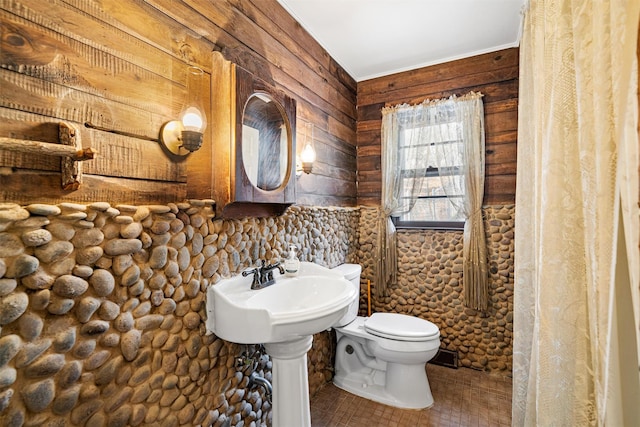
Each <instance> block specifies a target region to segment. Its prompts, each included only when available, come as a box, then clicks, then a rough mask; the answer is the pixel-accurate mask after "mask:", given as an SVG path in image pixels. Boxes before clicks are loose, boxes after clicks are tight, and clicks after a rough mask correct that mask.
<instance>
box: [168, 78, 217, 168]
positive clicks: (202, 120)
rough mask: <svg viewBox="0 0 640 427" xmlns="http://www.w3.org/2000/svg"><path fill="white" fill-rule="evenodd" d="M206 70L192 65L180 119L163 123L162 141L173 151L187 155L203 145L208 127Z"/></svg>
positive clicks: (179, 154) (178, 154) (176, 153)
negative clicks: (204, 95) (205, 104)
mask: <svg viewBox="0 0 640 427" xmlns="http://www.w3.org/2000/svg"><path fill="white" fill-rule="evenodd" d="M205 89H206V88H205V87H204V71H202V69H201V68H198V67H194V66H191V67H189V69H188V71H187V100H186V102H185V104H184V107H183V108H182V111H181V112H180V120H172V121H170V122H167V123H165V124H164V125H162V128H161V129H160V142H161V143H162V145H164V146H165V147H166V149H167V150H169V151H170V152H171V153H173V154H175V155H177V156H182V157H184V156H186V155H187V154H189V153H191V152H194V151H196V150H198V149H199V148H200V146H201V145H202V137H203V134H204V130H205V129H206V128H207V116H206V114H205V109H204V103H203V102H202V94H203V93H204V90H205Z"/></svg>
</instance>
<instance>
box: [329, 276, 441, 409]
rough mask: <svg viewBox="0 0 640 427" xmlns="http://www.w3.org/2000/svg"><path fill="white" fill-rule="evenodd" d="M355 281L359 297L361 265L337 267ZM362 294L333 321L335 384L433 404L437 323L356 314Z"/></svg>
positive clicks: (415, 405)
mask: <svg viewBox="0 0 640 427" xmlns="http://www.w3.org/2000/svg"><path fill="white" fill-rule="evenodd" d="M334 271H337V272H339V273H341V274H343V275H344V276H345V278H346V279H347V280H349V281H351V282H352V283H353V285H354V286H355V287H356V289H357V290H358V295H360V273H361V271H362V267H361V266H360V265H358V264H342V265H339V266H338V267H336V268H334ZM358 308H359V298H357V299H356V301H355V302H354V303H353V304H351V306H350V307H349V311H348V312H347V314H345V315H344V317H342V318H341V319H340V320H339V321H338V322H337V323H336V324H335V325H334V328H335V330H336V335H337V339H338V346H337V348H336V363H335V376H334V377H333V383H334V384H335V385H336V386H338V387H340V388H341V389H343V390H346V391H348V392H350V393H353V394H356V395H358V396H361V397H364V398H366V399H370V400H374V401H376V402H380V403H384V404H385V405H390V406H395V407H398V408H409V409H422V408H427V407H429V406H431V405H433V396H432V395H431V388H430V387H429V380H428V379H427V373H426V371H425V364H426V363H427V362H428V361H429V360H431V359H432V358H433V357H434V356H435V355H436V353H437V352H438V348H439V347H440V331H439V330H438V327H437V326H436V325H434V324H433V323H431V322H429V321H427V320H424V319H420V318H418V317H413V316H407V315H404V314H397V313H374V314H373V315H372V316H371V317H362V316H358Z"/></svg>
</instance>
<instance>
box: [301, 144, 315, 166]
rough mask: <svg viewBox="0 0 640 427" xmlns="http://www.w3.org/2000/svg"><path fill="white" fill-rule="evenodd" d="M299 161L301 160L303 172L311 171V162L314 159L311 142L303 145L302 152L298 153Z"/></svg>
mask: <svg viewBox="0 0 640 427" xmlns="http://www.w3.org/2000/svg"><path fill="white" fill-rule="evenodd" d="M300 161H302V170H303V171H304V173H311V170H312V169H313V162H315V161H316V150H314V148H313V146H312V145H311V144H307V145H305V146H304V149H303V150H302V153H300Z"/></svg>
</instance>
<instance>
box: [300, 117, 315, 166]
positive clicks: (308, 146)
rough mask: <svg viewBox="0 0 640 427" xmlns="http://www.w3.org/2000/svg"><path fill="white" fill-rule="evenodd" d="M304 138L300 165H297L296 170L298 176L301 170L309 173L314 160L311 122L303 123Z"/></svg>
mask: <svg viewBox="0 0 640 427" xmlns="http://www.w3.org/2000/svg"><path fill="white" fill-rule="evenodd" d="M304 139H305V144H304V148H303V149H302V152H301V153H300V162H301V163H302V167H301V168H300V167H298V168H297V170H296V172H297V175H298V176H300V175H301V174H302V172H304V173H306V174H309V173H311V170H312V169H313V162H315V161H316V150H315V149H314V148H313V123H307V124H306V125H305V133H304Z"/></svg>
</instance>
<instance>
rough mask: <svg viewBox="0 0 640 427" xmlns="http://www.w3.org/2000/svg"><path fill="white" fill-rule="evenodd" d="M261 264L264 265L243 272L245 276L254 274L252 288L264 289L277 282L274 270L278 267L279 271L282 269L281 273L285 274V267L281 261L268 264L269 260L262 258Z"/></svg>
mask: <svg viewBox="0 0 640 427" xmlns="http://www.w3.org/2000/svg"><path fill="white" fill-rule="evenodd" d="M261 264H262V265H261V266H260V267H255V268H252V269H250V270H245V271H243V272H242V275H243V276H244V277H247V276H248V275H250V274H253V281H252V282H251V289H262V288H266V287H267V286H271V285H273V284H274V283H276V280H275V279H274V278H273V270H275V269H276V268H277V269H278V271H280V274H284V267H283V266H282V265H280V263H279V262H276V263H275V264H268V265H267V262H266V261H265V260H262V261H261Z"/></svg>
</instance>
